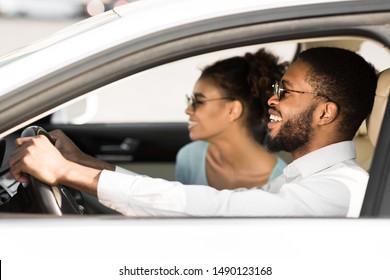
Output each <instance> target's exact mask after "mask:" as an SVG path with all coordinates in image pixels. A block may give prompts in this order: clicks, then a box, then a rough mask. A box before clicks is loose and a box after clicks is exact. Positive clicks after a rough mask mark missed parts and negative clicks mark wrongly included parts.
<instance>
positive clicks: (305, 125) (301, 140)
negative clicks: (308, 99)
mask: <svg viewBox="0 0 390 280" xmlns="http://www.w3.org/2000/svg"><path fill="white" fill-rule="evenodd" d="M316 107H317V105H316V104H313V105H312V106H310V107H309V108H308V109H307V110H306V111H304V112H303V113H302V114H300V115H299V116H297V117H296V118H294V119H291V120H289V121H287V122H286V123H285V124H284V125H283V126H282V127H280V129H279V132H278V134H276V135H275V136H274V137H272V136H270V135H269V134H268V135H267V137H266V139H265V144H266V147H267V149H268V150H269V151H270V152H279V151H281V150H283V151H286V152H290V153H291V152H293V151H295V150H297V149H299V148H301V147H302V146H304V145H306V144H307V143H308V142H309V141H310V138H311V137H312V132H313V128H312V126H311V124H312V121H313V112H314V110H315V108H316Z"/></svg>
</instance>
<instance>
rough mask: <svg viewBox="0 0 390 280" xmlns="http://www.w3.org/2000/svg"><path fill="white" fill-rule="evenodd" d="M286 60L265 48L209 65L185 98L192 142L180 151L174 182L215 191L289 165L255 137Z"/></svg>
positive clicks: (259, 180)
mask: <svg viewBox="0 0 390 280" xmlns="http://www.w3.org/2000/svg"><path fill="white" fill-rule="evenodd" d="M286 67H287V63H278V58H277V57H275V56H274V55H272V54H270V53H269V52H267V51H265V50H264V49H260V50H259V51H258V52H256V53H254V54H251V53H247V54H245V55H244V56H240V57H239V56H237V57H232V58H228V59H225V60H221V61H218V62H216V63H215V64H213V65H211V66H208V67H206V68H205V69H204V70H203V71H202V74H201V76H200V77H199V79H198V80H197V82H196V83H195V86H194V92H193V94H192V95H191V96H187V100H188V106H187V109H186V114H188V115H189V126H188V129H189V135H190V139H191V140H193V142H191V143H189V144H187V145H186V146H184V147H183V148H182V149H181V150H180V151H179V153H178V154H177V159H176V180H178V181H180V182H181V183H183V184H199V185H209V186H212V187H214V188H216V189H236V188H242V187H244V188H250V187H253V186H262V185H264V184H265V183H267V182H268V181H270V180H271V179H273V178H275V177H277V176H279V175H280V174H281V173H282V170H283V168H284V167H285V166H286V163H285V162H284V161H283V160H282V159H281V158H279V157H277V156H275V155H274V154H272V153H269V152H268V151H267V150H266V149H265V148H264V147H263V146H262V145H261V144H260V143H259V140H258V139H257V138H256V136H255V130H256V129H258V128H259V127H260V128H261V129H262V131H263V132H264V122H265V120H266V119H267V118H268V109H267V100H268V98H269V97H270V96H271V95H272V84H273V82H274V81H279V80H280V78H281V77H282V74H283V72H284V71H285V70H286Z"/></svg>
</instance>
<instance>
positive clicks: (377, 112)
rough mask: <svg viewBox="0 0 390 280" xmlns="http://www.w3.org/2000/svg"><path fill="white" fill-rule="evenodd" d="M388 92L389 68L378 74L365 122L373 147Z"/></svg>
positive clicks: (389, 87)
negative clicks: (368, 115)
mask: <svg viewBox="0 0 390 280" xmlns="http://www.w3.org/2000/svg"><path fill="white" fill-rule="evenodd" d="M389 92H390V68H387V69H386V70H383V71H382V72H381V73H379V75H378V85H377V88H376V92H375V100H374V106H373V108H372V112H371V115H370V117H369V119H368V122H367V131H368V138H369V139H370V141H371V143H372V145H373V146H374V147H375V146H376V143H377V141H378V137H379V132H380V129H381V126H382V120H383V116H384V114H385V110H386V106H387V99H388V97H389Z"/></svg>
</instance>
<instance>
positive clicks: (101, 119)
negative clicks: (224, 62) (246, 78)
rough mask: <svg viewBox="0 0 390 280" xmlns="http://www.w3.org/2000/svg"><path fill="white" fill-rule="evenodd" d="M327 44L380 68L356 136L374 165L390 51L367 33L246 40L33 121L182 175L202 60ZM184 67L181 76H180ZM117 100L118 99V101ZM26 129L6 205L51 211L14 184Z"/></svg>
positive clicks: (83, 145) (122, 159)
mask: <svg viewBox="0 0 390 280" xmlns="http://www.w3.org/2000/svg"><path fill="white" fill-rule="evenodd" d="M319 45H322V46H324V45H328V46H329V45H331V46H339V47H343V48H348V49H351V50H354V51H357V52H362V53H361V54H362V55H363V56H364V57H365V58H366V59H367V60H368V61H370V62H371V63H373V64H374V66H375V67H376V68H377V69H378V72H379V73H378V76H379V80H378V87H377V91H376V97H375V104H374V108H373V111H372V113H371V114H370V116H369V117H368V118H367V120H366V121H365V122H364V123H363V124H362V126H361V127H360V129H359V131H358V132H357V133H356V136H355V138H354V141H355V143H356V146H357V161H358V162H359V164H360V165H361V166H362V167H363V168H364V169H365V170H367V171H368V172H369V171H370V166H371V161H372V158H373V156H374V152H375V145H376V143H377V139H378V136H379V133H380V128H381V122H382V119H383V115H384V112H385V109H386V105H387V99H388V95H389V91H390V68H388V67H389V66H390V54H389V51H388V49H387V48H386V47H385V46H383V45H381V44H379V43H377V42H373V41H371V40H369V39H366V38H360V37H359V38H353V37H332V38H316V39H310V40H300V41H288V42H284V43H270V44H266V45H251V46H242V47H238V48H232V49H225V50H219V51H214V52H212V53H208V54H200V55H197V56H194V57H189V58H184V59H180V60H178V61H173V62H170V63H167V64H165V65H160V66H156V67H153V68H152V69H149V70H145V71H143V72H141V73H137V74H134V75H132V76H129V77H127V78H125V79H122V80H120V81H117V82H115V83H113V84H110V85H107V86H105V87H103V88H100V89H97V90H96V91H94V92H91V93H88V94H87V95H85V98H83V99H81V100H78V101H77V102H72V103H69V104H67V105H66V106H63V107H61V108H59V110H57V111H55V112H54V113H52V114H49V115H47V116H45V117H44V118H42V119H40V120H38V121H35V122H34V123H31V124H30V125H36V126H39V127H42V128H44V129H45V130H46V131H51V130H53V129H61V130H63V131H64V132H65V133H66V134H67V135H68V136H69V137H70V138H71V139H72V140H73V141H74V142H75V144H76V145H78V146H79V147H80V149H81V150H83V151H84V152H86V153H88V154H90V155H92V156H95V157H98V158H100V159H102V160H106V161H110V162H112V163H114V164H116V165H118V166H121V167H123V168H126V169H129V170H132V171H134V172H136V173H140V174H145V175H149V176H151V177H158V178H164V179H167V180H174V170H175V157H176V153H177V151H178V150H179V149H180V148H181V147H182V146H183V145H185V144H186V143H188V142H189V141H190V139H189V137H188V133H187V117H186V115H185V113H184V110H185V101H184V100H185V94H187V93H190V92H191V91H192V86H193V84H194V82H195V81H196V78H197V77H198V75H199V73H200V69H201V68H202V66H204V65H207V64H209V63H212V62H214V61H216V60H217V59H222V58H224V57H228V56H232V55H240V54H242V53H244V52H247V51H254V50H257V49H258V48H260V47H266V48H269V49H270V50H272V51H274V52H275V53H276V54H277V55H279V56H280V57H281V60H287V61H292V60H293V59H294V57H295V55H296V54H297V53H299V52H300V51H301V50H304V49H307V48H311V47H315V46H319ZM378 54H379V55H378ZM183 67H184V68H185V70H184V71H183V70H182V69H183ZM186 72H187V73H186ZM179 73H180V75H181V76H180V77H181V78H180V81H179V80H178V79H177V75H178V74H179ZM182 73H186V74H183V75H182ZM156 76H158V77H159V78H160V79H159V82H158V83H155V82H154V80H155V77H156ZM150 81H153V82H150ZM167 93H169V94H167ZM137 96H147V98H146V99H142V98H137ZM137 99H140V100H137ZM115 100H116V101H117V102H116V103H115V102H114V103H113V101H115ZM113 108H114V109H113ZM21 133H22V130H19V131H16V132H15V133H12V134H10V135H8V136H7V137H5V139H3V140H2V141H1V142H0V144H1V145H0V152H1V154H2V156H3V158H4V160H3V162H2V166H1V169H0V177H1V178H0V184H1V185H2V186H3V185H4V184H8V185H9V186H13V189H14V190H15V191H16V189H17V194H16V195H15V193H13V197H12V198H10V197H9V195H8V196H7V195H6V194H5V192H4V191H3V194H4V196H2V193H1V192H0V197H1V198H2V200H0V203H1V204H0V212H5V213H21V212H22V213H26V212H27V213H42V212H44V211H42V209H41V208H40V206H39V205H37V204H36V203H35V202H34V194H31V193H30V192H29V191H28V189H29V188H24V187H22V186H20V185H19V184H16V183H14V182H13V181H12V179H10V178H9V174H8V173H7V171H8V170H7V159H8V158H9V156H10V154H11V153H12V150H13V142H14V140H15V139H16V138H17V137H20V135H21ZM279 156H281V157H282V158H283V159H284V160H285V161H286V162H291V155H290V154H288V153H286V152H280V154H279ZM10 182H11V183H10ZM16 185H18V186H16ZM1 189H3V188H0V190H1ZM9 189H11V188H9ZM26 190H27V191H26ZM368 191H369V190H368ZM67 195H70V196H72V197H73V198H74V200H75V201H76V204H79V205H80V204H81V203H83V205H84V206H83V211H84V212H83V213H87V214H117V212H115V211H113V210H110V209H108V208H106V207H105V206H103V205H101V204H100V203H99V202H98V201H97V199H96V198H94V197H92V196H90V195H87V194H84V193H73V192H71V193H67V194H65V196H67ZM72 201H73V200H72ZM72 203H73V202H72ZM76 208H77V207H76ZM75 212H76V213H77V214H80V213H79V212H78V211H75Z"/></svg>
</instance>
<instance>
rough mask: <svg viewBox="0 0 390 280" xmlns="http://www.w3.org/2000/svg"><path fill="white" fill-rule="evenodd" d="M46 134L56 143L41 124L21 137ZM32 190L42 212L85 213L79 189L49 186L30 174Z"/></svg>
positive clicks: (27, 130) (57, 213)
mask: <svg viewBox="0 0 390 280" xmlns="http://www.w3.org/2000/svg"><path fill="white" fill-rule="evenodd" d="M36 135H45V136H46V137H47V138H48V139H49V140H50V142H51V143H52V144H53V145H54V140H53V139H52V138H51V137H50V135H49V134H48V133H47V132H46V131H45V130H44V129H43V128H42V127H39V126H29V127H27V128H26V129H25V130H23V132H22V134H21V137H31V136H36ZM30 182H31V185H32V186H31V188H30V189H31V192H32V195H33V196H34V198H35V200H36V202H37V203H38V206H39V207H40V208H41V210H42V212H44V213H47V214H55V215H58V216H62V215H63V214H78V215H83V214H85V207H84V206H83V204H84V201H83V197H82V195H81V193H80V192H79V191H76V190H73V189H69V188H66V187H64V186H49V185H46V184H44V183H42V182H41V181H39V180H37V179H36V178H34V177H32V176H30Z"/></svg>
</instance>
